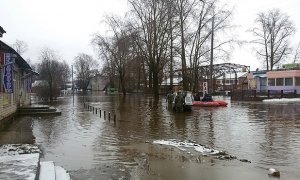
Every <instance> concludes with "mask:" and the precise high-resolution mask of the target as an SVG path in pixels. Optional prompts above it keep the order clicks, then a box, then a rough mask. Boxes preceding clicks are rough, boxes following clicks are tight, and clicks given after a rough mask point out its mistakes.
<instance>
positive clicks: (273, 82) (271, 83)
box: [268, 78, 275, 86]
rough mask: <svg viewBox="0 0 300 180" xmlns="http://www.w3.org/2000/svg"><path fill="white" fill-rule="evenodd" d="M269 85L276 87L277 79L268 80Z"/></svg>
mask: <svg viewBox="0 0 300 180" xmlns="http://www.w3.org/2000/svg"><path fill="white" fill-rule="evenodd" d="M268 85H269V86H275V79H274V78H269V79H268Z"/></svg>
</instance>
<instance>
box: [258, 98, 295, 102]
mask: <svg viewBox="0 0 300 180" xmlns="http://www.w3.org/2000/svg"><path fill="white" fill-rule="evenodd" d="M263 102H264V103H285V102H300V98H280V99H264V100H263Z"/></svg>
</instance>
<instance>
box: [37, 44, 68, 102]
mask: <svg viewBox="0 0 300 180" xmlns="http://www.w3.org/2000/svg"><path fill="white" fill-rule="evenodd" d="M60 59H61V58H60V57H59V56H58V54H57V53H56V52H55V51H54V50H52V49H49V48H45V49H43V50H42V51H41V54H40V60H41V63H39V64H38V65H37V69H38V72H39V74H40V76H39V79H40V80H44V81H45V82H47V85H48V86H47V87H46V89H43V90H42V91H41V92H40V93H42V94H40V95H41V96H44V97H47V98H49V99H50V101H52V100H53V98H55V97H57V96H58V95H59V93H60V87H61V85H63V84H64V83H65V82H66V81H67V80H68V78H69V77H70V69H69V67H68V65H67V64H66V63H65V62H61V60H60Z"/></svg>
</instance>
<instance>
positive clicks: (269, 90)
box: [268, 90, 270, 99]
mask: <svg viewBox="0 0 300 180" xmlns="http://www.w3.org/2000/svg"><path fill="white" fill-rule="evenodd" d="M268 99H270V90H268Z"/></svg>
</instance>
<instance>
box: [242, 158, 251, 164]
mask: <svg viewBox="0 0 300 180" xmlns="http://www.w3.org/2000/svg"><path fill="white" fill-rule="evenodd" d="M239 160H240V161H241V162H244V163H251V161H249V160H247V159H239Z"/></svg>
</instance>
